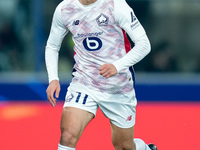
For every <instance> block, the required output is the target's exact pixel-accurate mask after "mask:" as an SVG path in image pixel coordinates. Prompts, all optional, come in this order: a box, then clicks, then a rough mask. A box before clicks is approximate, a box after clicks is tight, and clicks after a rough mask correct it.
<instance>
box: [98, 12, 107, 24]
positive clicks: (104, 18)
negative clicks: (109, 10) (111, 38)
mask: <svg viewBox="0 0 200 150" xmlns="http://www.w3.org/2000/svg"><path fill="white" fill-rule="evenodd" d="M108 20H109V18H108V17H107V16H106V15H104V14H103V13H101V14H100V15H99V16H98V17H97V19H96V21H97V24H98V25H99V26H107V25H108Z"/></svg>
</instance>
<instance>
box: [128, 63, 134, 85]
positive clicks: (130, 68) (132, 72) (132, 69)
mask: <svg viewBox="0 0 200 150" xmlns="http://www.w3.org/2000/svg"><path fill="white" fill-rule="evenodd" d="M129 71H130V72H131V75H132V79H133V84H134V85H133V86H134V87H135V72H134V68H133V66H131V67H129Z"/></svg>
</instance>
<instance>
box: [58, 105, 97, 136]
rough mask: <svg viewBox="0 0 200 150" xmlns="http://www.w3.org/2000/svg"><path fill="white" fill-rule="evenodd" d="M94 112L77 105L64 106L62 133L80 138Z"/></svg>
mask: <svg viewBox="0 0 200 150" xmlns="http://www.w3.org/2000/svg"><path fill="white" fill-rule="evenodd" d="M93 118H94V114H92V113H90V112H88V111H86V110H82V109H79V108H75V107H64V108H63V112H62V118H61V126H60V127H61V133H62V134H64V135H65V134H67V135H71V136H73V137H76V138H80V136H81V134H82V132H83V130H84V128H85V127H86V125H87V124H88V123H89V122H90V121H91V120H92V119H93Z"/></svg>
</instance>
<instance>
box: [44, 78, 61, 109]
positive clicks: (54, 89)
mask: <svg viewBox="0 0 200 150" xmlns="http://www.w3.org/2000/svg"><path fill="white" fill-rule="evenodd" d="M46 93H47V98H48V100H49V102H50V103H51V105H52V106H53V107H55V106H56V98H58V97H59V93H60V83H59V81H58V80H53V81H51V82H50V83H49V86H48V88H47V90H46ZM54 93H55V97H54Z"/></svg>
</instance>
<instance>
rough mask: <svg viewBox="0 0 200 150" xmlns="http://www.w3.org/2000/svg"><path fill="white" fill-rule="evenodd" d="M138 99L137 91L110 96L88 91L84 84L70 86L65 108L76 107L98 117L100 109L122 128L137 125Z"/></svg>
mask: <svg viewBox="0 0 200 150" xmlns="http://www.w3.org/2000/svg"><path fill="white" fill-rule="evenodd" d="M136 105H137V99H136V97H135V91H134V90H133V92H130V93H128V94H108V93H101V92H98V91H94V90H91V89H88V88H87V87H85V86H84V85H82V84H78V83H76V84H74V83H73V84H72V83H71V84H70V86H69V87H68V91H67V94H66V97H65V103H64V106H63V107H75V108H79V109H82V110H86V111H88V112H91V113H93V114H94V115H96V112H97V109H98V107H99V108H100V109H101V111H102V112H103V113H104V115H105V116H106V117H107V118H109V119H110V121H111V122H112V123H113V124H115V125H116V126H118V127H120V128H130V127H132V126H134V125H135V113H136Z"/></svg>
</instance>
